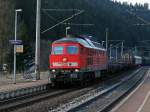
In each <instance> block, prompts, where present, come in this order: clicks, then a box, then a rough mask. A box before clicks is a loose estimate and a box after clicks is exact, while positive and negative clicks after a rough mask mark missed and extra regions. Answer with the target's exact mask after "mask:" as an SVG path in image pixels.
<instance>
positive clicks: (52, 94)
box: [0, 70, 140, 112]
mask: <svg viewBox="0 0 150 112" xmlns="http://www.w3.org/2000/svg"><path fill="white" fill-rule="evenodd" d="M136 72H140V70H137V71H136ZM133 74H135V72H134V73H133ZM125 75H127V73H123V74H122V75H119V76H117V77H114V78H112V79H109V80H104V81H102V83H96V84H93V85H90V86H87V87H84V88H81V87H80V88H73V89H52V88H50V89H49V90H45V91H42V92H37V93H35V94H30V95H24V96H21V97H16V98H13V99H9V100H5V101H2V102H0V112H3V111H4V112H10V111H14V112H23V111H24V110H25V112H26V111H27V109H24V108H25V107H26V106H30V105H32V106H31V108H35V109H36V108H37V110H34V111H37V112H38V111H39V112H42V111H41V110H39V109H38V107H39V106H37V107H34V106H36V105H38V103H39V105H41V104H40V102H42V108H48V110H49V111H53V112H54V111H55V110H57V109H58V108H60V104H67V102H68V101H70V102H71V101H73V100H74V99H76V102H82V101H83V100H85V101H86V102H82V103H81V104H79V105H76V106H75V107H74V108H70V109H69V110H74V109H75V110H76V109H77V108H78V107H80V106H81V105H85V104H86V103H87V102H89V101H93V99H95V98H97V97H99V95H100V94H106V93H108V92H109V91H111V90H112V89H113V88H117V87H118V86H119V84H120V83H119V82H120V80H124V81H125V79H123V77H125ZM129 76H130V78H131V76H133V75H129ZM126 78H127V77H126ZM126 80H127V79H126ZM115 82H116V83H115ZM114 83H115V84H114ZM113 84H114V85H113ZM111 85H113V86H111ZM98 92H100V93H99V94H95V93H98ZM85 93H88V94H85ZM71 94H72V96H71ZM82 96H83V97H82ZM90 96H95V98H92V97H90ZM80 98H81V99H80ZM82 98H83V99H82ZM85 98H89V99H85ZM54 99H56V100H58V101H56V102H55V101H54ZM59 100H60V101H59ZM80 100H82V101H80ZM45 101H47V102H51V103H50V104H51V105H47V107H45V105H44V103H43V102H45ZM71 103H72V104H73V102H71ZM61 106H62V105H61ZM67 107H69V106H67ZM22 108H23V109H22ZM18 109H21V110H20V111H16V110H18ZM40 109H41V108H40ZM29 110H30V111H29V112H31V109H29ZM48 110H47V109H46V110H45V109H43V112H45V111H48ZM64 111H65V110H64Z"/></svg>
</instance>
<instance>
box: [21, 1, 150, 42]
mask: <svg viewBox="0 0 150 112" xmlns="http://www.w3.org/2000/svg"><path fill="white" fill-rule="evenodd" d="M18 3H19V5H20V6H21V7H22V8H23V10H24V18H25V22H26V23H27V25H28V28H29V29H30V31H31V34H32V35H35V9H36V0H24V1H21V2H20V1H18ZM42 8H47V9H49V8H50V9H53V8H57V9H58V8H60V9H81V10H85V12H84V13H83V14H81V15H79V16H77V17H75V18H74V19H72V20H70V21H68V22H71V23H91V24H94V25H95V26H91V27H88V26H71V30H70V33H73V34H91V35H93V36H94V37H96V40H98V41H100V40H104V38H105V28H106V27H108V28H109V30H110V34H109V38H110V39H122V40H127V41H128V43H127V44H129V45H132V44H135V42H133V41H136V40H143V39H146V38H148V35H149V34H150V33H149V32H148V31H149V30H150V28H149V27H139V26H134V24H136V23H142V22H141V21H139V20H138V19H137V18H136V17H135V16H133V15H130V14H129V13H128V12H127V10H131V9H132V10H133V11H134V12H136V13H137V10H142V11H141V12H140V11H139V12H138V13H137V14H138V15H140V14H142V15H141V16H142V17H143V18H146V19H147V18H150V14H149V13H150V11H149V10H148V9H147V5H140V4H136V5H135V6H133V5H132V4H127V3H124V4H123V5H122V4H121V3H117V2H116V3H114V2H112V1H110V0H92V1H91V0H76V1H74V0H42ZM74 13H75V11H72V12H44V11H43V10H42V26H41V28H42V29H41V31H43V30H45V29H47V28H49V27H50V26H53V25H55V24H56V23H58V22H60V21H61V20H63V19H65V18H67V17H69V16H71V15H72V14H74ZM48 14H49V16H48ZM54 18H55V19H54ZM65 27H66V26H65V25H60V26H58V27H56V28H54V29H52V30H50V31H48V32H46V33H45V34H41V37H42V38H43V39H49V40H56V39H58V37H61V36H64V35H65ZM145 34H146V35H145Z"/></svg>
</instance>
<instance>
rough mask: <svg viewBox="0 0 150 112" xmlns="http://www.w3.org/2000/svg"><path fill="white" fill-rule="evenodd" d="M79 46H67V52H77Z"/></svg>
mask: <svg viewBox="0 0 150 112" xmlns="http://www.w3.org/2000/svg"><path fill="white" fill-rule="evenodd" d="M77 52H78V48H77V46H68V47H67V54H77Z"/></svg>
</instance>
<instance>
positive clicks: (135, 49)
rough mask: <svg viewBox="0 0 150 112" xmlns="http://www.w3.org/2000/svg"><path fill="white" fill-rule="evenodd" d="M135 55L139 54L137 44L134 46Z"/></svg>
mask: <svg viewBox="0 0 150 112" xmlns="http://www.w3.org/2000/svg"><path fill="white" fill-rule="evenodd" d="M134 55H137V48H136V46H135V47H134Z"/></svg>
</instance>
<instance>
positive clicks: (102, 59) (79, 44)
mask: <svg viewBox="0 0 150 112" xmlns="http://www.w3.org/2000/svg"><path fill="white" fill-rule="evenodd" d="M49 63H50V65H49V69H50V77H49V78H50V80H51V82H52V83H54V84H55V83H57V82H63V83H66V82H75V81H86V80H91V79H95V78H98V77H100V76H101V71H102V70H106V69H107V54H106V50H105V49H104V48H103V47H102V46H101V44H99V43H96V42H93V41H91V40H90V39H89V37H84V36H76V37H75V36H74V37H70V36H68V37H65V38H62V39H59V40H56V41H54V42H53V43H52V50H51V54H50V56H49Z"/></svg>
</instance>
